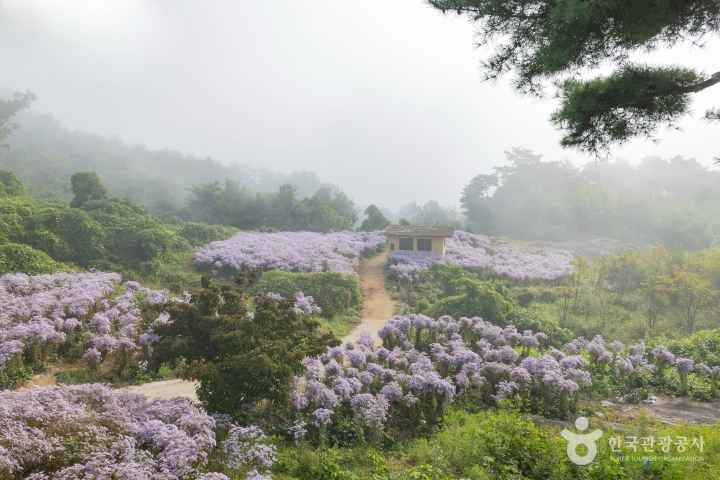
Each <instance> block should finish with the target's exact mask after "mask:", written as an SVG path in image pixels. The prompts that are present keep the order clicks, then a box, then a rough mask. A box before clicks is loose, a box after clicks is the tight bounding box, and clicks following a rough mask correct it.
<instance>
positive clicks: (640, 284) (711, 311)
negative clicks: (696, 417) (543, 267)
mask: <svg viewBox="0 0 720 480" xmlns="http://www.w3.org/2000/svg"><path fill="white" fill-rule="evenodd" d="M719 287H720V250H718V249H717V248H713V249H708V250H701V251H698V252H694V253H676V254H673V253H672V252H670V251H668V250H666V249H664V248H662V247H655V248H652V249H646V250H638V251H633V252H628V253H624V254H617V255H611V256H605V257H598V258H596V259H593V260H592V261H590V262H586V261H584V260H582V259H577V260H576V261H575V268H574V270H573V273H572V275H571V276H569V277H567V278H566V279H564V280H563V281H562V282H560V283H559V284H556V285H537V286H535V287H527V288H524V287H518V288H514V289H513V294H512V295H513V297H514V298H516V299H517V300H518V301H519V302H520V303H521V304H523V305H525V306H530V307H531V308H533V309H535V310H536V311H537V312H539V313H541V314H542V315H544V316H545V315H547V316H552V317H555V318H557V319H559V321H560V324H561V325H563V326H564V327H567V328H570V329H572V330H573V331H575V332H576V333H577V334H582V335H586V336H593V335H596V334H602V335H605V336H607V337H608V338H619V339H632V338H643V337H646V336H657V335H661V334H666V335H671V336H678V335H681V334H683V333H684V334H690V333H693V332H694V331H695V330H697V329H700V328H716V327H717V325H718V324H717V312H718V308H720V296H719V295H718V288H719Z"/></svg>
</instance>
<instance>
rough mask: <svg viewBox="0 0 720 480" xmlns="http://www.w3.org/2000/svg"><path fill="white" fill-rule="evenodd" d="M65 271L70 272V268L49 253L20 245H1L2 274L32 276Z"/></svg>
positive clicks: (0, 272) (0, 270) (0, 265)
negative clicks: (20, 273) (25, 274)
mask: <svg viewBox="0 0 720 480" xmlns="http://www.w3.org/2000/svg"><path fill="white" fill-rule="evenodd" d="M63 270H69V267H68V266H67V265H63V264H62V263H60V262H56V261H55V260H53V259H52V258H50V256H49V255H48V254H47V253H45V252H43V251H41V250H35V249H34V248H32V247H31V246H29V245H22V244H19V243H2V244H0V274H3V273H10V272H24V273H27V274H30V275H38V274H40V273H54V272H57V271H63Z"/></svg>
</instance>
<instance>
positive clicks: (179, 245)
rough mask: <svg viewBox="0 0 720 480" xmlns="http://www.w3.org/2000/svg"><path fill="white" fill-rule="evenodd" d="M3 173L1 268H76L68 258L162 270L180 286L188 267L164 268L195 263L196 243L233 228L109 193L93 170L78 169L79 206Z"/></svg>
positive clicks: (121, 268)
mask: <svg viewBox="0 0 720 480" xmlns="http://www.w3.org/2000/svg"><path fill="white" fill-rule="evenodd" d="M0 177H1V178H4V179H5V180H6V182H5V183H6V184H7V185H6V187H4V191H5V193H6V195H4V196H3V195H0V273H14V272H25V273H30V274H35V273H48V272H54V271H57V270H66V269H68V268H70V267H68V266H67V265H63V264H68V265H75V266H76V267H81V268H95V269H100V270H106V271H117V272H123V273H125V274H127V275H130V276H140V277H143V278H148V277H162V280H163V281H165V282H168V283H169V282H174V284H173V287H175V288H177V287H178V285H177V284H178V283H180V282H179V281H177V282H176V281H175V280H177V279H176V277H177V275H178V273H182V272H177V271H176V272H164V270H165V269H166V268H167V266H168V265H171V264H177V263H181V262H182V261H183V258H186V259H188V267H189V263H190V262H189V257H190V255H191V247H192V246H197V245H200V244H204V243H206V241H212V240H220V239H223V238H227V237H228V236H229V235H231V234H232V233H233V231H234V230H233V229H232V228H229V227H223V226H210V225H204V224H198V223H180V224H168V223H164V222H162V221H161V220H160V219H158V218H156V217H154V216H152V215H150V214H149V213H148V212H147V211H145V210H144V209H143V208H141V207H138V206H137V205H134V204H132V203H130V202H128V201H125V200H119V199H116V198H108V197H107V196H106V194H105V188H104V186H103V184H102V182H100V179H99V178H98V177H97V175H95V174H92V173H81V174H77V175H76V176H73V189H74V190H75V191H76V195H75V198H74V199H73V205H75V206H74V207H73V206H69V205H67V204H64V203H57V202H50V201H42V200H39V199H36V198H32V197H28V196H26V195H23V193H24V189H23V188H22V184H19V182H17V178H16V177H15V176H14V175H13V174H11V173H10V172H0ZM5 183H4V184H5ZM11 194H12V195H11ZM176 268H177V267H176ZM181 280H187V279H181Z"/></svg>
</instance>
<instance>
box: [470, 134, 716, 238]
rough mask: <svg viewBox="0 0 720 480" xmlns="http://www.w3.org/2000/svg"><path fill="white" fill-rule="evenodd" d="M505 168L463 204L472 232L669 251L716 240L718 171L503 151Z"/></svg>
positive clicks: (653, 161)
mask: <svg viewBox="0 0 720 480" xmlns="http://www.w3.org/2000/svg"><path fill="white" fill-rule="evenodd" d="M507 159H508V163H509V165H507V166H504V167H497V168H495V172H494V173H493V174H490V175H488V174H483V175H478V176H476V177H475V178H473V179H472V180H471V181H470V182H469V183H468V185H467V186H466V187H465V189H464V190H463V194H462V199H461V203H462V206H463V210H464V213H465V215H466V216H467V221H468V225H469V227H470V229H472V230H474V231H477V232H481V233H486V234H491V235H504V236H508V237H511V238H518V239H545V240H570V239H590V238H597V237H609V238H615V239H618V240H622V241H625V242H630V243H637V244H654V243H657V242H660V243H663V244H664V245H666V246H667V247H668V248H670V249H699V248H705V247H709V246H712V245H715V244H717V242H718V241H719V240H720V189H718V187H717V185H718V182H720V172H718V171H714V170H709V169H707V168H706V167H704V166H702V165H700V164H699V163H698V162H696V161H695V160H691V159H684V158H672V159H669V160H663V159H659V158H646V159H644V160H643V161H642V162H640V164H638V165H637V166H633V165H631V164H629V163H627V162H623V161H615V162H609V161H598V162H592V163H588V164H587V165H585V166H584V167H582V168H578V167H576V166H574V165H573V164H571V163H569V162H560V161H542V160H541V156H540V155H537V154H535V153H533V152H531V151H529V150H525V149H520V148H516V149H513V150H512V151H510V152H507Z"/></svg>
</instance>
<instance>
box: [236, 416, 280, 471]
mask: <svg viewBox="0 0 720 480" xmlns="http://www.w3.org/2000/svg"><path fill="white" fill-rule="evenodd" d="M276 452H277V448H276V447H275V446H274V445H272V444H271V443H270V442H269V439H268V437H267V435H265V432H263V431H262V429H260V428H259V427H257V426H254V425H250V426H247V427H242V426H238V425H233V426H232V427H230V430H229V431H228V435H227V438H226V439H225V442H224V443H223V453H224V462H225V465H226V466H227V467H228V468H230V469H231V470H236V471H242V472H245V475H246V477H245V478H246V479H247V480H264V479H268V480H269V479H270V478H271V477H270V470H271V469H272V466H273V464H274V463H275V459H276Z"/></svg>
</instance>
